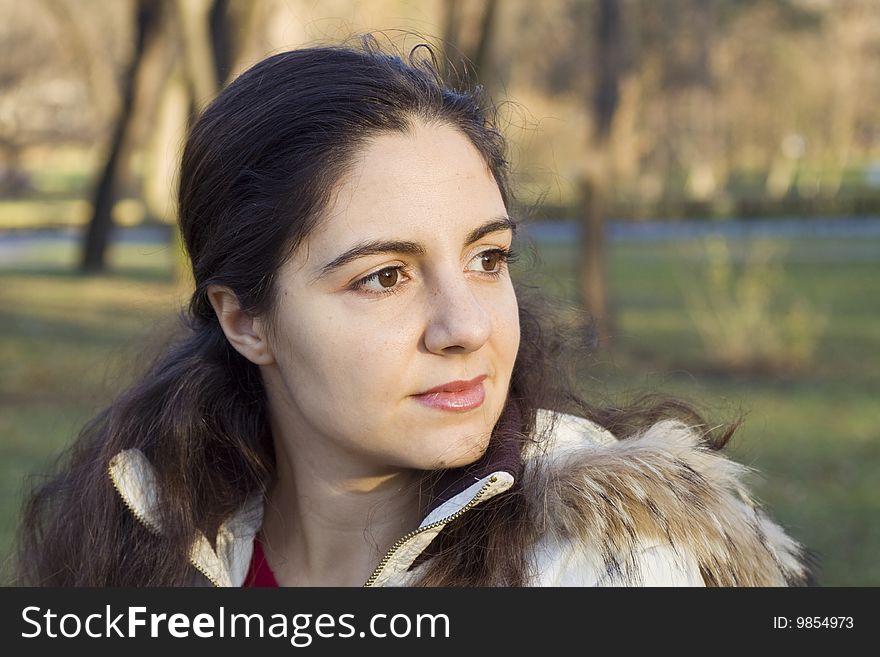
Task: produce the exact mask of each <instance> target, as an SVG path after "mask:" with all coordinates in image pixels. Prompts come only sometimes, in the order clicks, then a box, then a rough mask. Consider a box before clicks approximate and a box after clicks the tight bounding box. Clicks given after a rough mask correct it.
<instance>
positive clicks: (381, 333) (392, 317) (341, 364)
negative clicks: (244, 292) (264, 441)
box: [279, 305, 413, 407]
mask: <svg viewBox="0 0 880 657" xmlns="http://www.w3.org/2000/svg"><path fill="white" fill-rule="evenodd" d="M357 310H358V309H357V308H347V307H346V306H345V305H342V306H341V307H336V308H326V309H324V310H323V312H317V313H314V314H312V315H311V316H303V315H302V314H300V316H299V317H298V319H297V321H295V322H289V323H288V324H287V325H286V328H287V330H286V332H285V338H286V339H285V341H284V345H283V349H282V352H283V353H282V355H281V358H280V359H279V360H280V361H281V362H280V363H279V364H280V366H281V368H282V369H283V370H285V374H286V376H285V378H287V379H288V380H290V381H291V382H294V381H296V382H299V383H300V384H302V383H303V382H304V380H306V381H305V382H307V383H308V385H309V386H310V387H311V388H313V389H314V390H315V391H316V392H317V391H318V390H320V391H321V392H322V394H325V395H332V396H333V398H335V399H336V400H338V401H339V402H340V404H341V403H342V402H343V400H344V401H345V404H346V405H347V406H349V407H350V406H351V405H352V404H356V403H357V402H358V400H359V399H361V398H366V397H369V398H372V397H376V396H383V395H387V394H389V393H391V392H393V390H391V389H390V388H392V387H393V385H392V384H395V383H396V384H397V385H398V386H399V385H400V383H401V378H402V374H403V373H402V371H401V370H402V368H403V367H404V366H406V364H407V363H408V362H409V359H411V357H412V348H411V342H412V332H413V327H411V326H408V325H406V318H407V317H411V315H409V314H406V313H389V314H388V315H387V316H376V315H375V314H374V315H370V316H367V315H366V314H365V313H363V312H357Z"/></svg>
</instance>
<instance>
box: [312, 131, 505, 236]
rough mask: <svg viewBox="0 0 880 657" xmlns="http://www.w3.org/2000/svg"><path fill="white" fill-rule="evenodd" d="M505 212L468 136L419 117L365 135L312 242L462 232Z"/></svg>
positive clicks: (478, 154) (493, 184)
mask: <svg viewBox="0 0 880 657" xmlns="http://www.w3.org/2000/svg"><path fill="white" fill-rule="evenodd" d="M503 214H505V208H504V202H503V200H502V198H501V193H500V191H499V189H498V186H497V184H496V183H495V180H494V178H493V177H492V174H491V172H490V171H489V168H488V166H487V165H486V162H485V161H484V159H483V157H482V156H481V155H480V153H479V151H477V149H476V148H475V147H474V146H473V144H471V142H470V140H469V139H468V138H467V137H465V136H464V135H463V134H462V133H461V132H459V131H458V130H456V129H454V128H452V127H449V126H445V125H441V126H426V125H423V124H416V125H414V126H413V128H412V130H411V131H410V132H408V133H388V134H383V135H379V136H377V137H375V138H373V139H372V140H370V142H368V144H367V145H366V147H365V148H364V149H362V150H361V152H360V153H359V154H358V155H357V156H356V157H355V159H354V160H353V163H352V166H351V168H350V170H349V173H348V175H346V176H345V178H344V179H343V180H342V181H341V182H340V184H339V187H338V189H337V190H336V194H335V196H334V198H333V199H332V200H331V203H330V206H329V208H328V211H327V213H326V217H325V219H324V220H323V221H322V222H321V224H320V225H319V227H318V228H317V230H316V231H315V233H314V234H313V236H312V238H310V240H309V242H310V246H311V247H313V248H314V247H317V248H320V247H321V246H324V245H326V246H328V247H329V246H332V247H335V248H339V246H340V245H343V246H344V244H342V243H343V242H344V243H350V242H356V241H360V240H363V239H372V238H377V239H379V238H383V239H384V238H388V237H397V238H400V239H417V238H419V236H421V237H422V238H428V237H431V238H433V239H437V238H439V237H441V236H442V235H450V236H454V235H457V234H458V233H460V234H461V235H462V236H464V235H465V234H466V233H468V232H469V231H470V230H471V229H472V228H473V227H474V225H475V224H477V223H482V222H484V221H486V219H487V218H490V217H495V216H499V215H503ZM438 233H439V234H438Z"/></svg>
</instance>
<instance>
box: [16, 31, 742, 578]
mask: <svg viewBox="0 0 880 657" xmlns="http://www.w3.org/2000/svg"><path fill="white" fill-rule="evenodd" d="M432 60H433V55H432V54H431V52H430V49H427V48H416V49H414V50H413V51H411V52H410V54H409V56H408V57H401V56H398V55H393V54H388V53H386V52H383V51H382V50H381V49H379V48H378V47H377V46H376V44H375V42H374V41H372V40H370V39H365V40H364V42H363V44H362V46H361V47H321V48H308V49H302V50H296V51H292V52H286V53H282V54H278V55H275V56H273V57H270V58H268V59H266V60H264V61H262V62H260V63H259V64H257V65H256V66H254V67H253V68H251V69H250V70H248V71H246V72H245V73H243V74H242V75H241V76H240V77H239V78H237V79H236V80H235V81H234V82H232V83H231V84H230V85H229V86H228V87H227V88H226V89H225V90H224V91H223V92H222V93H221V94H220V95H219V96H218V97H217V98H216V100H215V101H214V102H213V103H211V105H210V106H209V107H208V108H207V109H206V110H205V111H204V112H203V113H202V115H201V116H200V118H199V119H198V121H197V122H196V123H195V125H194V126H193V128H192V130H191V132H190V134H189V137H188V140H187V143H186V146H185V149H184V153H183V161H182V166H181V173H180V191H179V219H180V226H181V229H182V233H183V237H184V240H185V244H186V248H187V251H188V254H189V257H190V260H191V263H192V271H193V276H194V280H195V291H194V293H193V295H192V299H191V302H190V304H189V307H188V310H187V312H186V314H185V333H184V335H183V336H182V337H181V338H180V339H178V340H177V341H175V342H174V343H172V344H171V345H169V346H168V347H167V348H166V349H165V350H164V351H163V352H162V353H161V354H160V355H159V356H158V357H157V358H156V359H155V361H154V362H153V363H152V365H151V366H150V367H149V368H148V369H147V371H146V372H145V373H144V374H143V376H142V377H140V378H139V380H137V381H136V382H135V383H134V384H133V385H132V386H131V387H130V388H128V389H127V390H126V391H125V392H123V393H122V394H121V395H120V396H119V397H118V398H117V399H115V400H114V401H113V402H112V403H111V404H110V406H109V407H108V408H106V409H105V410H103V411H102V412H101V413H99V414H98V415H97V417H95V418H94V419H93V420H91V421H90V422H89V423H88V424H87V425H86V426H85V427H84V428H83V429H82V431H81V433H80V435H79V437H78V439H77V440H76V441H75V443H74V444H73V446H72V447H71V449H70V452H69V454H67V456H66V458H65V459H64V460H63V462H62V466H61V467H60V469H59V471H58V472H57V473H56V474H55V475H54V476H53V477H52V478H51V479H49V480H47V482H46V483H44V484H42V485H41V486H40V487H39V488H38V489H36V490H35V492H34V493H33V494H32V496H31V497H30V499H29V500H28V501H27V503H26V506H25V509H24V515H23V523H22V526H21V530H20V533H19V564H18V574H19V580H20V582H22V583H26V584H31V585H52V586H150V585H163V586H175V585H187V584H189V583H191V582H192V581H193V574H194V573H193V570H192V567H191V565H190V564H189V559H188V555H189V548H190V545H191V542H192V540H193V538H194V536H195V535H196V532H197V531H202V532H204V533H205V535H206V536H208V537H212V536H214V535H215V533H216V529H217V527H218V526H219V523H220V522H222V520H223V519H224V518H225V517H227V516H228V515H229V514H231V513H233V512H234V511H236V510H237V509H239V508H240V507H241V506H242V505H243V504H244V503H245V501H246V500H247V499H248V497H250V496H251V495H253V494H254V493H255V492H260V491H265V490H266V489H267V488H268V486H269V484H270V482H271V480H272V478H273V475H274V468H275V462H274V453H273V447H272V439H271V435H270V432H269V425H268V422H267V412H266V396H265V392H264V388H263V383H262V379H261V376H260V372H259V369H258V368H257V366H255V365H253V364H252V363H250V362H249V361H247V360H246V359H245V358H244V357H242V356H241V355H239V354H238V352H236V351H235V350H234V349H233V348H232V347H231V346H230V345H229V343H228V342H227V340H226V338H225V336H224V334H223V332H222V330H221V328H220V325H219V322H218V321H217V317H216V315H215V313H214V310H213V308H212V307H211V304H210V302H209V300H208V298H207V289H208V286H209V285H212V284H219V285H224V286H227V287H229V288H231V289H232V290H233V291H234V292H235V294H236V295H237V296H238V299H239V302H240V304H241V306H242V307H243V308H244V309H246V310H247V311H248V312H251V313H253V314H261V315H265V316H268V317H269V318H270V319H271V315H272V310H273V302H274V298H275V296H274V290H275V278H276V275H277V272H278V270H279V268H280V267H281V265H282V264H283V263H284V261H285V260H286V259H287V258H288V257H289V256H290V254H291V253H292V252H293V251H294V250H295V249H296V248H297V246H298V245H299V244H300V243H301V242H302V241H303V239H304V238H305V237H306V236H307V235H308V234H309V232H310V231H311V230H312V229H313V228H314V226H315V224H316V222H317V221H319V218H320V216H321V214H322V211H323V210H324V208H325V207H326V206H327V204H328V201H329V197H330V194H331V193H332V191H333V190H334V187H335V185H336V183H337V181H338V180H340V178H341V177H342V176H343V175H344V173H345V171H346V168H347V167H348V166H349V165H350V163H351V161H352V156H353V155H354V154H355V153H356V152H357V151H358V149H359V148H361V146H362V145H363V144H364V143H365V140H367V139H369V138H371V137H374V136H375V135H377V134H381V133H387V132H406V131H407V130H408V129H409V128H410V127H411V126H412V125H413V122H415V121H420V122H424V123H427V124H442V125H449V126H452V127H454V128H456V129H457V130H459V131H461V133H462V134H464V135H465V136H467V137H468V139H469V140H470V141H471V142H472V143H473V145H474V146H475V147H476V148H477V150H478V151H479V152H480V154H481V155H482V157H483V158H484V159H485V161H486V164H487V166H488V168H489V170H490V171H491V172H492V174H493V176H494V178H495V180H496V182H497V183H498V187H499V189H500V191H501V194H502V197H503V199H504V201H505V204H506V205H507V206H508V207H509V204H510V203H511V196H510V191H509V189H508V182H507V174H508V165H507V161H506V159H505V150H504V149H505V142H504V139H503V138H502V137H501V135H500V133H499V131H498V130H497V128H496V127H495V124H494V117H493V111H494V110H493V106H492V105H491V103H490V102H489V101H488V100H487V99H486V98H484V97H483V95H482V94H481V93H480V92H479V90H476V91H459V90H454V89H450V88H448V87H446V86H444V84H443V83H442V81H441V80H440V78H439V75H438V73H437V67H436V66H434V65H433V64H432V63H431V62H432ZM517 296H518V301H519V305H520V325H521V332H522V334H521V348H520V351H519V353H518V354H517V359H516V364H515V366H514V371H513V377H512V381H511V387H510V391H509V398H508V403H507V405H506V407H505V410H504V414H502V421H499V423H498V425H497V426H496V430H495V435H493V438H492V439H493V440H499V439H503V438H505V436H500V435H498V434H499V433H501V432H502V431H507V432H510V433H511V434H515V435H513V436H512V438H514V439H520V440H525V439H527V437H528V436H531V435H532V433H533V431H534V428H535V417H536V411H537V409H539V408H548V409H555V410H561V411H567V412H574V413H578V414H580V415H583V416H586V417H588V418H590V419H592V420H594V421H596V422H598V423H599V424H601V425H603V426H605V427H607V428H609V429H611V430H612V431H615V432H617V433H618V434H621V435H628V434H631V433H633V432H635V431H638V430H639V429H640V428H644V427H647V426H649V425H650V424H652V423H653V422H654V421H656V420H657V419H659V418H661V417H668V416H675V417H684V418H685V419H686V420H687V421H688V423H689V424H691V425H698V424H702V422H701V420H700V419H699V417H698V416H696V415H695V414H694V413H693V411H691V410H690V409H689V408H688V407H687V406H686V405H683V404H680V403H677V402H659V403H653V402H652V403H651V404H649V405H647V406H645V405H642V406H640V407H639V408H637V409H634V408H628V409H602V408H597V407H594V406H591V405H590V404H588V403H587V402H586V401H584V400H583V399H581V398H580V397H579V395H577V394H576V392H575V389H576V388H575V383H574V379H573V377H564V376H560V371H561V370H560V368H559V363H560V362H563V361H568V360H569V358H570V355H569V354H568V352H567V351H566V347H567V346H568V347H571V346H572V343H571V342H570V341H569V340H568V339H567V337H566V334H565V333H564V332H561V331H560V330H558V329H556V328H553V324H552V322H551V321H549V317H550V315H551V313H550V312H549V309H548V307H545V306H539V305H538V304H540V303H541V302H540V301H539V300H538V299H536V298H535V295H533V294H531V293H530V291H529V290H528V289H526V288H525V287H524V286H522V285H519V286H518V288H517ZM270 324H271V322H270ZM512 413H514V414H515V417H516V418H517V421H516V425H515V426H513V427H511V425H510V423H509V422H507V423H505V422H504V421H503V420H505V417H506V416H509V415H510V414H512ZM501 427H506V428H505V429H501ZM729 433H730V432H727V433H726V434H724V435H722V436H720V437H719V439H718V440H717V444H719V445H720V444H721V443H723V442H724V441H725V440H726V438H727V437H728V436H729ZM510 437H511V436H508V438H510ZM129 448H138V449H140V450H141V451H142V452H144V454H145V455H146V456H147V457H148V459H149V460H150V462H151V463H152V465H153V466H154V468H155V471H156V477H157V480H156V482H157V490H158V495H159V499H160V501H161V504H160V509H161V515H162V517H161V523H162V528H163V531H162V533H161V534H156V533H151V532H150V531H148V530H147V529H146V528H145V527H143V526H142V525H141V524H140V523H139V522H138V521H137V520H136V519H135V518H134V517H133V516H132V514H131V513H130V512H129V511H128V510H127V509H126V508H125V507H124V505H123V503H122V501H121V500H120V498H119V496H118V495H117V494H116V492H115V491H114V489H113V488H112V485H111V481H110V479H109V477H108V473H107V468H108V463H109V461H110V459H111V458H112V457H113V456H114V455H115V454H117V453H118V452H119V451H121V450H124V449H129ZM520 493H521V492H520V491H519V490H518V489H517V488H516V487H514V488H513V489H512V490H511V491H509V492H507V493H505V494H502V495H500V496H498V497H496V498H494V499H492V500H490V501H488V502H486V503H485V505H484V506H483V507H481V510H480V513H474V514H470V515H466V516H465V517H464V518H462V519H461V521H459V522H457V523H455V524H453V525H452V526H450V527H449V528H448V529H447V531H446V532H444V534H443V535H442V536H441V537H440V538H439V539H438V540H437V542H436V546H435V548H436V549H435V550H434V557H433V558H432V559H431V560H430V561H429V566H428V567H427V569H426V570H425V573H424V576H423V578H422V580H421V583H422V584H429V585H486V584H507V585H518V584H522V583H524V581H525V579H526V576H527V566H528V564H527V563H526V561H525V559H526V557H525V555H526V554H527V545H528V543H529V542H530V541H531V540H532V538H533V537H532V531H531V529H530V526H531V524H530V520H529V518H530V517H531V513H530V509H528V508H527V503H526V501H525V498H524V497H523V496H522V495H521V494H520Z"/></svg>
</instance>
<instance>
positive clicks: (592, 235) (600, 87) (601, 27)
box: [579, 0, 624, 347]
mask: <svg viewBox="0 0 880 657" xmlns="http://www.w3.org/2000/svg"><path fill="white" fill-rule="evenodd" d="M622 38H623V20H622V16H621V8H620V2H619V0H600V2H599V15H598V17H597V29H596V61H597V62H598V66H599V71H598V80H597V83H596V88H595V92H594V94H593V98H592V101H591V102H592V114H593V117H594V121H595V129H594V132H593V140H592V145H591V148H589V149H588V150H587V153H586V158H587V165H586V166H584V173H583V176H582V179H581V184H580V221H581V248H580V254H581V262H580V277H579V278H580V290H581V301H582V303H583V305H584V308H586V309H587V311H588V312H589V313H590V315H591V316H592V318H593V321H594V322H595V330H596V338H597V339H598V340H599V341H600V344H602V345H603V347H607V346H608V345H609V343H610V341H611V336H612V333H613V324H614V322H613V318H612V316H611V310H610V304H609V295H608V274H607V267H606V251H607V245H606V239H605V224H606V212H607V201H608V187H609V185H610V181H611V172H610V171H609V170H608V169H609V167H610V166H611V163H612V158H611V157H610V153H609V151H610V146H611V144H610V140H611V129H612V125H613V122H614V116H615V113H616V112H617V107H618V105H619V103H620V78H621V76H622V73H623V66H624V62H623V47H624V46H623V42H622Z"/></svg>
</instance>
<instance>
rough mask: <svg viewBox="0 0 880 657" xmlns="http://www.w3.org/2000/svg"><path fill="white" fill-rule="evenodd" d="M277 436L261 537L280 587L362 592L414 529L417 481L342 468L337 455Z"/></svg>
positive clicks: (414, 475) (402, 474) (405, 474)
mask: <svg viewBox="0 0 880 657" xmlns="http://www.w3.org/2000/svg"><path fill="white" fill-rule="evenodd" d="M275 436H276V439H275V453H276V471H277V472H276V480H275V483H274V485H273V487H272V489H271V491H270V493H269V499H268V503H267V505H266V514H265V517H264V519H263V527H262V530H261V532H262V537H263V545H264V550H265V552H266V558H267V559H268V561H269V565H270V566H271V568H272V571H273V573H274V574H275V577H276V579H277V580H278V583H279V584H280V585H281V586H361V585H363V583H364V582H365V581H366V580H367V578H368V577H369V576H370V574H371V573H372V572H373V569H374V568H375V567H376V565H377V564H378V562H379V560H380V559H381V558H382V556H383V555H384V554H385V553H386V552H387V551H388V550H389V549H390V548H391V546H392V545H393V544H394V543H395V542H396V541H397V540H398V539H399V538H400V537H401V536H403V535H404V534H406V533H407V532H409V531H411V530H412V529H415V528H416V527H417V526H418V523H419V521H420V520H421V515H422V514H421V500H420V489H419V482H420V480H421V473H419V472H417V471H386V472H382V471H380V470H378V469H377V470H372V471H371V470H369V469H364V468H363V467H360V468H345V467H340V466H341V465H342V463H340V459H339V458H338V455H337V456H335V457H333V458H329V455H324V454H317V453H314V450H309V449H308V445H309V443H307V442H306V441H298V443H297V445H296V446H295V447H294V446H292V445H290V444H289V443H288V442H287V441H285V440H284V437H283V434H281V433H279V432H275ZM310 444H311V445H315V444H319V441H312V442H311V443H310ZM293 454H295V455H296V458H293V456H292V455H293Z"/></svg>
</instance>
